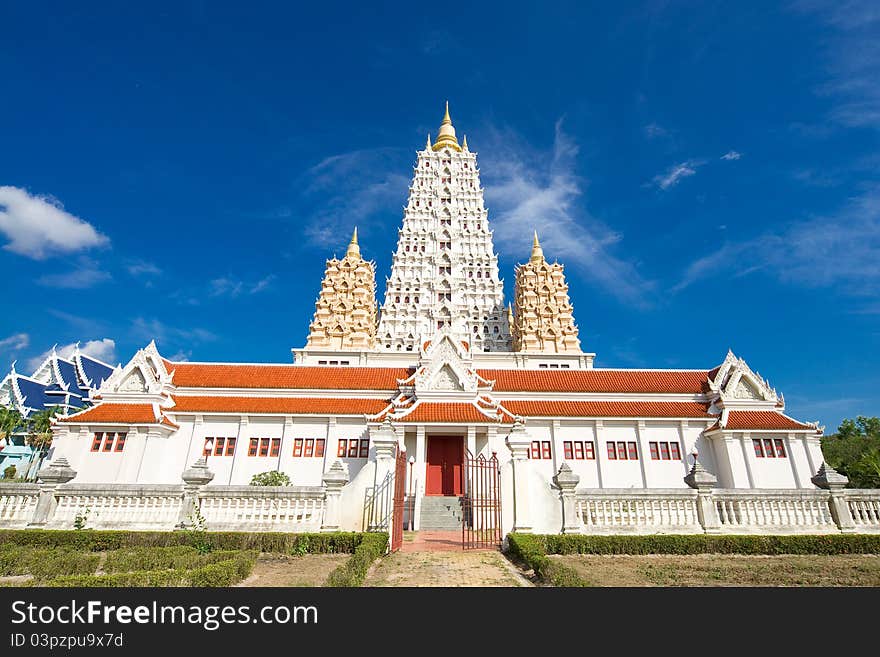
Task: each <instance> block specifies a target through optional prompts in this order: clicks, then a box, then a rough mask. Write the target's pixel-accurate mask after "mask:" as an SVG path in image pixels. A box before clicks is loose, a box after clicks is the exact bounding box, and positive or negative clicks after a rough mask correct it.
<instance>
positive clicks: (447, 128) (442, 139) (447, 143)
mask: <svg viewBox="0 0 880 657" xmlns="http://www.w3.org/2000/svg"><path fill="white" fill-rule="evenodd" d="M441 148H453V149H455V150H457V151H459V152H460V151H461V146H459V145H458V139H456V137H455V128H454V127H453V126H452V119H450V118H449V101H448V100H447V101H446V114H445V115H444V116H443V122H442V123H441V124H440V130H439V131H438V132H437V141H435V142H434V146H433V147H432V149H433V150H434V151H439V150H440V149H441Z"/></svg>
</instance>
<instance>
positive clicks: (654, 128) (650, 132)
mask: <svg viewBox="0 0 880 657" xmlns="http://www.w3.org/2000/svg"><path fill="white" fill-rule="evenodd" d="M642 131H643V132H644V133H645V136H646V137H647V138H648V139H657V138H659V137H665V136H666V135H668V134H669V131H668V130H667V129H666V128H664V127H663V126H660V125H657V124H656V123H649V124H648V125H646V126H645V127H644V128H642Z"/></svg>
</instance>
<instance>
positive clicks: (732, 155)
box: [721, 151, 742, 161]
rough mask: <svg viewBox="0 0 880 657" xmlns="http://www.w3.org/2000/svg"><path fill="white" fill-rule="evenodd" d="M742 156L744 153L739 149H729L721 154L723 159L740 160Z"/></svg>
mask: <svg viewBox="0 0 880 657" xmlns="http://www.w3.org/2000/svg"><path fill="white" fill-rule="evenodd" d="M741 157H742V153H738V152H737V151H727V152H726V153H725V154H724V155H722V156H721V159H722V160H728V161H730V160H738V159H740V158H741Z"/></svg>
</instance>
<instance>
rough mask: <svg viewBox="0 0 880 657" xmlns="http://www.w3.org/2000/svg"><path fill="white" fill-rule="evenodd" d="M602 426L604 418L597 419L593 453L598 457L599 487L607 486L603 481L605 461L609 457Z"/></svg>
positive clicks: (594, 427) (597, 478)
mask: <svg viewBox="0 0 880 657" xmlns="http://www.w3.org/2000/svg"><path fill="white" fill-rule="evenodd" d="M602 427H603V425H602V420H596V421H595V422H594V423H593V443H594V452H593V453H594V455H595V457H596V481H597V482H598V484H599V488H604V487H605V485H604V484H603V483H602V482H604V481H605V476H604V475H605V461H606V460H607V458H608V453H607V452H606V451H605V444H604V443H603V442H602Z"/></svg>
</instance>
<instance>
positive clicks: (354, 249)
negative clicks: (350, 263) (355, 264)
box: [345, 226, 361, 258]
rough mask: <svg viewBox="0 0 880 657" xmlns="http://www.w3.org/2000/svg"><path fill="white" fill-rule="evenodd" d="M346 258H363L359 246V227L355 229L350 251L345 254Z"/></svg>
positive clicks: (349, 246) (349, 247)
mask: <svg viewBox="0 0 880 657" xmlns="http://www.w3.org/2000/svg"><path fill="white" fill-rule="evenodd" d="M345 257H346V258H360V257H361V247H359V246H358V229H357V226H355V227H354V235H352V236H351V242H350V243H349V245H348V250H347V251H346V252H345Z"/></svg>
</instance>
